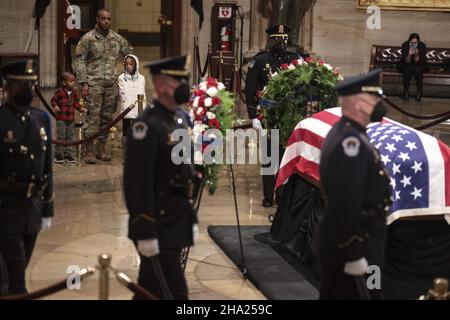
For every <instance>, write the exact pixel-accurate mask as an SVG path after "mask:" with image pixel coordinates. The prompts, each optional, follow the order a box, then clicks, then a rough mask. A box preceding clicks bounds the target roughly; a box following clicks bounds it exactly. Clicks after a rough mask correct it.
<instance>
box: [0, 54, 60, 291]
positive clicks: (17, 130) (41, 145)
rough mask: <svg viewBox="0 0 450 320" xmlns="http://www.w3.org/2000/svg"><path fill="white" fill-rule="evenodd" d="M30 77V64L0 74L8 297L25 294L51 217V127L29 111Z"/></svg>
mask: <svg viewBox="0 0 450 320" xmlns="http://www.w3.org/2000/svg"><path fill="white" fill-rule="evenodd" d="M35 72H36V65H35V63H34V61H33V60H31V59H29V60H23V61H18V62H14V63H11V64H8V65H4V66H2V67H1V69H0V73H1V75H2V77H3V83H4V84H5V85H6V86H4V87H5V88H6V93H7V98H6V101H5V104H4V106H3V107H2V108H0V163H1V165H0V252H1V254H2V256H3V259H4V263H5V266H6V270H7V273H8V278H9V286H8V294H11V295H15V294H23V293H26V292H27V290H26V287H25V269H26V267H27V265H28V262H29V260H30V258H31V254H32V252H33V248H34V245H35V242H36V238H37V236H38V233H39V231H40V230H43V229H47V228H49V227H50V225H51V217H52V216H53V182H52V175H53V173H52V162H53V158H52V148H51V136H50V134H51V122H50V118H49V116H48V114H47V113H45V112H43V111H41V110H39V109H35V108H33V107H30V103H31V101H32V99H33V91H32V88H33V84H34V83H35V82H36V80H37V75H36V73H35Z"/></svg>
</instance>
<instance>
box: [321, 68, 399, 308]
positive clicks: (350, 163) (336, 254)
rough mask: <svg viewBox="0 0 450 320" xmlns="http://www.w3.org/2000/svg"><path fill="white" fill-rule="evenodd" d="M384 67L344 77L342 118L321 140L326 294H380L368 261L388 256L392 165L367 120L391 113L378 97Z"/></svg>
mask: <svg viewBox="0 0 450 320" xmlns="http://www.w3.org/2000/svg"><path fill="white" fill-rule="evenodd" d="M380 74H381V70H380V69H378V70H374V71H372V72H370V73H368V74H366V75H362V76H357V77H354V78H350V79H348V80H345V81H342V82H341V83H339V84H338V85H337V87H336V89H337V92H338V94H339V96H340V105H341V107H342V118H341V119H340V121H339V122H337V123H336V124H335V125H334V126H333V128H332V129H331V131H330V132H329V134H328V136H327V138H326V139H325V142H324V144H323V146H322V154H321V160H320V177H321V183H322V187H323V189H322V192H323V196H324V199H325V203H326V205H325V210H324V215H323V218H322V220H321V221H320V222H319V224H318V227H317V230H316V232H315V235H314V240H313V248H314V251H315V254H316V256H317V258H318V260H319V266H320V271H321V288H320V298H321V299H368V298H370V297H372V298H379V297H381V293H380V292H378V290H371V291H370V292H369V290H368V287H367V285H366V279H365V276H366V272H367V268H368V266H369V265H377V266H379V267H380V268H382V266H383V262H384V246H385V234H386V213H387V211H388V210H389V205H390V199H391V195H390V186H389V178H388V175H387V171H386V170H385V168H384V167H383V164H382V162H381V161H380V156H379V153H378V151H377V150H376V149H375V148H374V147H373V146H372V145H371V144H370V142H369V139H368V137H367V134H366V126H367V125H368V124H369V123H371V122H379V121H381V119H382V117H383V116H384V115H385V113H386V108H385V107H384V106H383V104H382V102H381V99H380V97H379V95H380V94H382V89H381V88H380V84H379V83H380V82H379V81H380Z"/></svg>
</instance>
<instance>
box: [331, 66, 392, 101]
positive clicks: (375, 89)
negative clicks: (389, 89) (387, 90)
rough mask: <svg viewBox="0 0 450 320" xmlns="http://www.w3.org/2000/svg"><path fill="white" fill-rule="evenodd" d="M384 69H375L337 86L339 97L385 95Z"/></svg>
mask: <svg viewBox="0 0 450 320" xmlns="http://www.w3.org/2000/svg"><path fill="white" fill-rule="evenodd" d="M381 73H382V69H375V70H372V71H370V72H369V73H367V74H363V75H359V76H355V77H351V78H348V79H346V80H343V81H341V82H339V83H338V84H337V85H336V91H337V93H338V95H339V96H350V95H353V94H358V93H372V94H378V95H382V94H383V89H382V88H381Z"/></svg>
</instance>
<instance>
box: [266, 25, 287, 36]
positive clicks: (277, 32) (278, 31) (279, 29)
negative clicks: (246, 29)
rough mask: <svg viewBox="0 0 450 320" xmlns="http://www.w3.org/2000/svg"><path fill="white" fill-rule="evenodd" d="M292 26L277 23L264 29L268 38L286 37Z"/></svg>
mask: <svg viewBox="0 0 450 320" xmlns="http://www.w3.org/2000/svg"><path fill="white" fill-rule="evenodd" d="M291 31H292V28H291V27H289V26H288V25H285V24H277V25H275V26H272V27H269V28H267V29H266V33H267V34H268V35H269V37H270V38H276V37H287V36H288V33H289V32H291Z"/></svg>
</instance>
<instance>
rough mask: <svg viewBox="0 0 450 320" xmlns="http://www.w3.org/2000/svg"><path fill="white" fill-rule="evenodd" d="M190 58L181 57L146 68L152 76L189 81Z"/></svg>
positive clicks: (161, 61)
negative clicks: (161, 75) (163, 75)
mask: <svg viewBox="0 0 450 320" xmlns="http://www.w3.org/2000/svg"><path fill="white" fill-rule="evenodd" d="M189 60H190V59H189V56H186V55H184V56H179V57H174V58H167V59H162V60H158V61H154V62H152V63H150V64H147V65H146V66H145V67H146V68H149V69H150V73H151V74H152V75H158V74H165V75H168V76H171V77H174V78H176V79H181V80H183V79H189Z"/></svg>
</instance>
